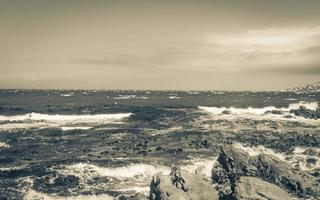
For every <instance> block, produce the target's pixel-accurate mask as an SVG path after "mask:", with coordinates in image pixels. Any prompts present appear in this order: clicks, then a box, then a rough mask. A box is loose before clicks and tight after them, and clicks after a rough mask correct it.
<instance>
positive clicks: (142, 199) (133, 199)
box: [115, 193, 148, 200]
mask: <svg viewBox="0 0 320 200" xmlns="http://www.w3.org/2000/svg"><path fill="white" fill-rule="evenodd" d="M147 199H148V197H147V196H145V195H143V194H140V193H137V194H134V195H130V196H126V195H123V194H122V195H119V196H117V197H116V199H115V200H147Z"/></svg>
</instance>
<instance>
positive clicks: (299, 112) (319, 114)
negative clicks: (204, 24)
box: [290, 106, 320, 119]
mask: <svg viewBox="0 0 320 200" xmlns="http://www.w3.org/2000/svg"><path fill="white" fill-rule="evenodd" d="M290 113H293V114H295V115H296V116H300V117H305V118H309V119H320V109H316V110H311V109H307V108H306V107H305V106H300V107H299V108H298V109H292V110H290Z"/></svg>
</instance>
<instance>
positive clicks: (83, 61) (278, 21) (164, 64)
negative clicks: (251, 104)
mask: <svg viewBox="0 0 320 200" xmlns="http://www.w3.org/2000/svg"><path fill="white" fill-rule="evenodd" d="M319 8H320V1H319V0H306V1H302V0H281V1H279V0H268V1H266V0H236V1H235V0H223V1H222V0H221V1H217V0H161V1H160V0H157V1H156V0H86V1H85V0H68V1H67V0H37V1H36V0H23V1H21V0H0V88H28V89H31V88H32V89H135V90H136V89H144V90H149V89H152V90H279V89H285V88H291V87H296V86H301V85H304V84H309V83H312V82H317V81H319V80H320V12H319Z"/></svg>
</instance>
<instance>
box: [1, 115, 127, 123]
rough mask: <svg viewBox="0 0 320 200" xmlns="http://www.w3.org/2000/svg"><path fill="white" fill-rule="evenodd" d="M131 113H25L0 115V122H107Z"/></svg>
mask: <svg viewBox="0 0 320 200" xmlns="http://www.w3.org/2000/svg"><path fill="white" fill-rule="evenodd" d="M130 115H131V113H117V114H96V115H59V114H56V115H49V114H41V113H27V114H24V115H13V116H5V115H0V121H9V122H15V121H46V122H55V123H61V122H63V123H65V122H74V121H76V122H105V121H106V122H108V121H112V120H120V119H122V118H126V117H129V116H130Z"/></svg>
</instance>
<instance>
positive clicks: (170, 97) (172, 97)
mask: <svg viewBox="0 0 320 200" xmlns="http://www.w3.org/2000/svg"><path fill="white" fill-rule="evenodd" d="M180 98H181V97H178V96H169V99H180Z"/></svg>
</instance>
